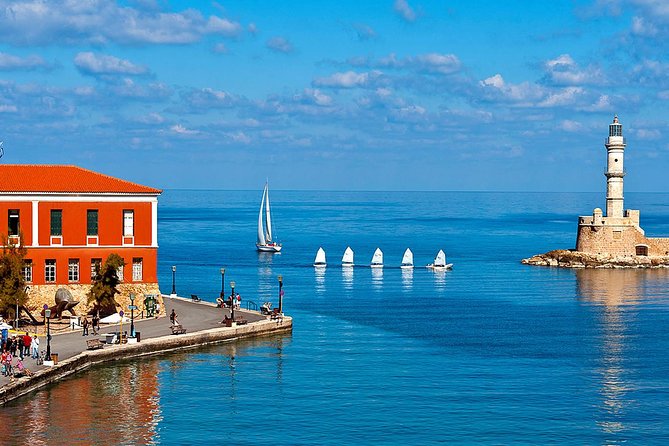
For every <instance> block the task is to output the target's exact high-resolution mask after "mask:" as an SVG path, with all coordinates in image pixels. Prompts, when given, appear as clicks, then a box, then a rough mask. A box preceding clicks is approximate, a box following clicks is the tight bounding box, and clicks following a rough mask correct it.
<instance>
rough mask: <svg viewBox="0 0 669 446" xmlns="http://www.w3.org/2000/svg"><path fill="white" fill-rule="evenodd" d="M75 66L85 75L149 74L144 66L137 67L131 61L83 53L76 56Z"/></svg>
mask: <svg viewBox="0 0 669 446" xmlns="http://www.w3.org/2000/svg"><path fill="white" fill-rule="evenodd" d="M74 65H75V66H76V67H77V69H78V70H79V71H80V72H81V73H83V74H88V75H92V76H97V75H126V76H127V75H130V76H136V75H142V74H146V73H147V72H148V69H147V68H146V67H143V66H139V65H135V64H133V63H132V62H130V61H127V60H124V59H119V58H118V57H114V56H106V55H103V54H94V53H91V52H83V53H79V54H77V55H76V57H75V58H74Z"/></svg>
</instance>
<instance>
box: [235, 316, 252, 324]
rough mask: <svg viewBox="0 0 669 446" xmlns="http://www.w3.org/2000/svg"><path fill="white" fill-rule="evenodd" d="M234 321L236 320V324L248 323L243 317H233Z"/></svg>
mask: <svg viewBox="0 0 669 446" xmlns="http://www.w3.org/2000/svg"><path fill="white" fill-rule="evenodd" d="M235 322H237V325H246V324H248V323H249V321H247V320H246V319H244V318H243V317H240V318H237V319H235Z"/></svg>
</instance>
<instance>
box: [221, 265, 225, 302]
mask: <svg viewBox="0 0 669 446" xmlns="http://www.w3.org/2000/svg"><path fill="white" fill-rule="evenodd" d="M221 297H222V298H225V268H221Z"/></svg>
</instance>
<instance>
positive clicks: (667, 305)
mask: <svg viewBox="0 0 669 446" xmlns="http://www.w3.org/2000/svg"><path fill="white" fill-rule="evenodd" d="M261 192H262V191H261V190H258V191H213V190H212V191H209V190H207V191H204V190H167V191H165V192H164V193H163V194H162V195H161V197H160V199H159V206H158V209H159V218H158V226H159V245H160V247H159V260H158V266H159V281H160V287H161V290H162V291H163V292H164V293H166V294H169V293H170V292H171V289H172V285H173V284H172V266H176V273H175V274H174V279H175V281H174V287H175V288H176V291H177V293H178V294H179V295H181V296H186V297H190V295H191V294H196V295H198V296H199V297H201V298H202V299H205V300H210V301H214V300H215V298H216V297H217V296H218V295H219V293H220V291H221V289H222V288H224V290H225V292H226V293H229V292H230V282H231V281H234V282H235V291H236V292H239V293H240V295H241V297H242V305H243V306H244V307H246V306H247V305H250V306H253V305H261V304H262V303H263V302H266V301H270V302H272V303H273V305H274V306H277V305H278V300H279V280H278V277H279V276H282V280H283V291H284V296H283V309H284V311H285V313H287V314H289V315H290V316H292V317H293V318H294V328H293V332H292V333H290V334H283V335H275V336H268V337H262V338H255V339H248V340H237V341H235V342H230V343H226V344H220V345H217V346H212V347H206V348H200V349H194V350H188V351H182V352H178V353H170V354H165V355H161V356H156V357H150V358H144V359H137V360H132V361H120V362H118V363H113V364H105V365H104V366H99V367H95V368H92V369H90V370H87V371H84V372H81V373H79V374H76V375H74V376H72V377H70V378H67V379H64V380H63V381H62V382H60V383H58V384H56V385H52V386H49V387H46V388H44V389H43V390H40V391H38V392H36V393H34V394H31V395H28V396H26V397H23V398H20V399H18V400H16V401H13V402H10V403H9V404H7V405H5V406H4V407H2V408H0V443H2V444H30V445H52V444H69V445H97V444H100V445H109V444H122V445H135V444H156V445H191V444H192V445H196V444H198V445H200V444H239V445H272V446H275V445H278V444H286V445H313V444H317V445H338V446H339V445H348V444H365V445H367V444H378V445H431V444H575V445H604V444H605V445H615V444H666V443H667V441H669V288H668V286H667V285H668V280H669V269H653V270H600V269H598V270H567V269H558V268H548V267H534V266H527V265H522V264H521V263H520V260H521V259H522V258H525V257H530V256H531V255H533V254H538V253H543V252H546V251H549V250H551V249H557V248H566V249H569V248H573V247H574V246H575V241H576V240H575V239H576V225H577V217H578V216H579V215H589V214H591V213H592V209H593V208H595V207H604V194H603V193H501V192H499V193H498V192H490V193H484V192H335V191H282V190H276V191H274V190H272V191H270V194H271V200H272V201H271V205H272V216H273V225H274V233H275V236H276V237H277V238H278V239H279V240H280V241H281V242H282V243H283V251H282V252H281V253H280V254H263V253H257V252H256V250H255V246H254V243H255V239H256V231H257V228H256V225H257V221H258V209H259V202H260V198H261ZM625 199H626V207H629V208H632V209H640V210H641V225H642V226H643V228H644V229H645V230H646V234H647V235H649V236H669V194H659V193H658V194H653V193H627V194H626V196H625ZM347 246H350V247H351V248H352V249H353V250H354V252H355V263H356V266H355V268H353V269H352V270H347V269H342V268H341V266H340V263H341V256H342V254H343V252H344V250H345V249H346V247H347ZM319 247H323V249H324V250H325V251H326V255H327V261H328V266H327V268H325V269H324V270H319V269H315V268H314V267H313V266H312V263H313V261H314V256H315V254H316V251H317V250H318V248H319ZM377 247H378V248H381V249H382V250H383V252H384V262H385V267H384V268H383V269H371V268H369V266H368V265H369V262H370V260H371V257H372V254H373V252H374V250H375V249H376V248H377ZM406 248H411V250H412V251H413V253H414V260H415V264H416V267H415V268H414V269H413V270H409V271H406V270H401V269H400V268H399V264H400V262H401V258H402V254H403V253H404V250H405V249H406ZM440 249H443V250H444V251H445V252H446V255H447V260H448V262H452V263H453V264H454V266H453V270H452V271H447V272H434V271H431V270H428V269H426V268H425V267H424V266H425V265H426V264H428V263H430V262H432V260H433V259H434V256H435V255H436V253H437V252H438V251H439V250H440ZM221 268H225V274H224V275H222V274H221Z"/></svg>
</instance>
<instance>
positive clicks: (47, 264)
mask: <svg viewBox="0 0 669 446" xmlns="http://www.w3.org/2000/svg"><path fill="white" fill-rule="evenodd" d="M44 281H45V282H47V283H53V282H55V281H56V260H55V259H47V260H45V261H44Z"/></svg>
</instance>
